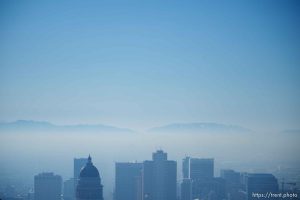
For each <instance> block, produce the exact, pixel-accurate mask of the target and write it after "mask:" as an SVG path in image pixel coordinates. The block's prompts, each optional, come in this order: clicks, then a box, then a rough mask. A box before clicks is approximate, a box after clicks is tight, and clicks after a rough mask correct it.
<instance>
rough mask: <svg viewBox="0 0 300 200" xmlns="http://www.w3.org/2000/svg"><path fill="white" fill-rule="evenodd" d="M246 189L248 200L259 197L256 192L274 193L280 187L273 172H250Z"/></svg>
mask: <svg viewBox="0 0 300 200" xmlns="http://www.w3.org/2000/svg"><path fill="white" fill-rule="evenodd" d="M246 189H247V196H248V200H252V199H257V196H255V195H256V193H259V194H267V193H270V192H272V193H273V194H274V193H277V192H278V189H279V188H278V181H277V179H276V178H275V176H274V175H272V174H248V176H247V186H246ZM269 199H272V198H269ZM274 199H276V198H274Z"/></svg>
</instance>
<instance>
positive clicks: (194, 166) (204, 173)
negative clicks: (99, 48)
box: [189, 158, 214, 180]
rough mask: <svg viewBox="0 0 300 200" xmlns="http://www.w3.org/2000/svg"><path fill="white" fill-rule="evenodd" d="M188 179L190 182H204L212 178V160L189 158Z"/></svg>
mask: <svg viewBox="0 0 300 200" xmlns="http://www.w3.org/2000/svg"><path fill="white" fill-rule="evenodd" d="M189 171H190V178H191V179H192V180H206V179H211V178H213V177H214V159H212V158H190V167H189Z"/></svg>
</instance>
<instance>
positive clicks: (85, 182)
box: [76, 156, 103, 200]
mask: <svg viewBox="0 0 300 200" xmlns="http://www.w3.org/2000/svg"><path fill="white" fill-rule="evenodd" d="M76 200H103V186H102V185H101V178H100V175H99V172H98V169H97V168H96V167H95V166H94V165H93V163H92V158H91V157H90V156H89V157H88V161H87V163H86V165H85V166H84V167H83V168H82V169H81V171H80V174H79V178H78V184H77V187H76Z"/></svg>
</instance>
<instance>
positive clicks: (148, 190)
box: [142, 150, 177, 200]
mask: <svg viewBox="0 0 300 200" xmlns="http://www.w3.org/2000/svg"><path fill="white" fill-rule="evenodd" d="M142 180H143V184H142V185H143V197H142V199H143V200H176V189H177V184H176V180H177V163H176V161H171V160H168V159H167V153H165V152H163V151H162V150H159V151H156V152H155V153H153V154H152V160H151V161H144V162H143V173H142Z"/></svg>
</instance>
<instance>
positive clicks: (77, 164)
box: [74, 158, 88, 181]
mask: <svg viewBox="0 0 300 200" xmlns="http://www.w3.org/2000/svg"><path fill="white" fill-rule="evenodd" d="M87 161H88V159H87V158H74V180H75V181H77V180H78V178H79V173H80V170H81V168H83V167H84V166H85V164H86V163H87Z"/></svg>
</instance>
